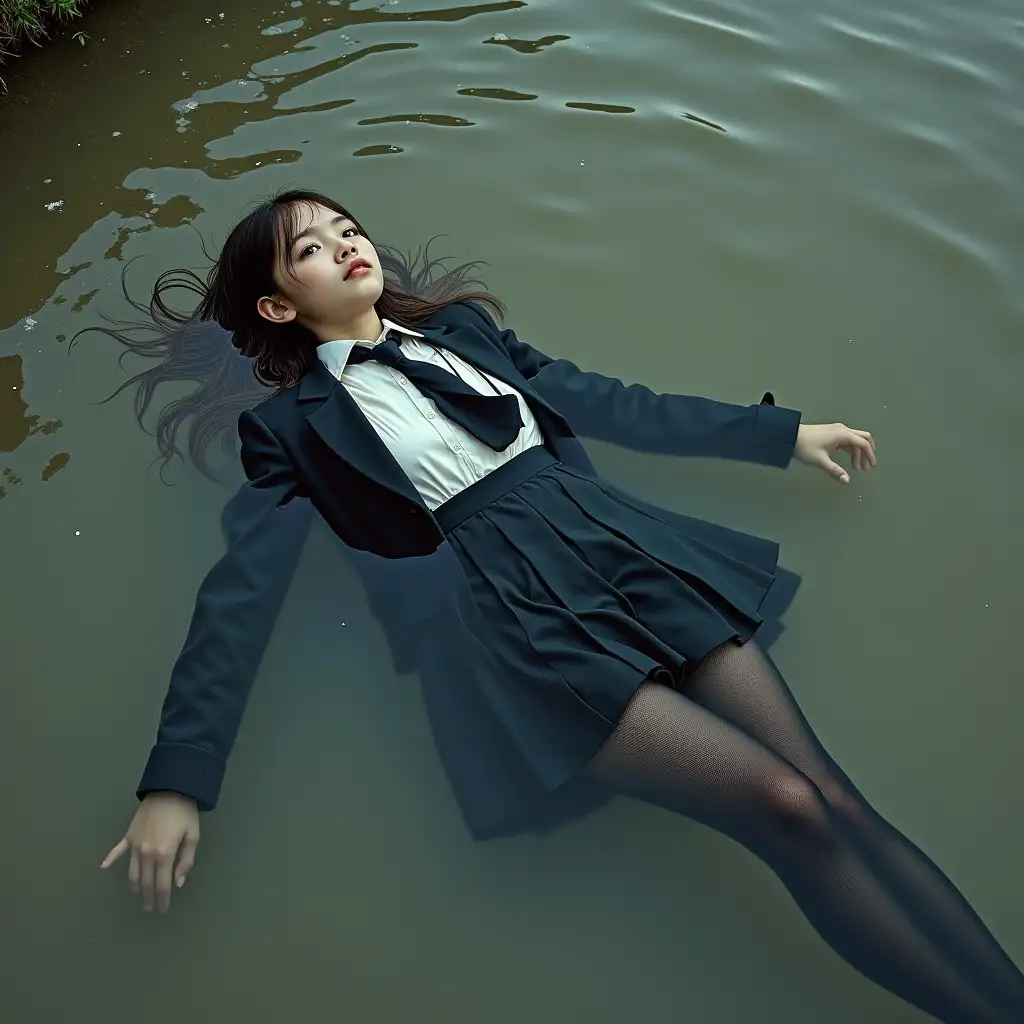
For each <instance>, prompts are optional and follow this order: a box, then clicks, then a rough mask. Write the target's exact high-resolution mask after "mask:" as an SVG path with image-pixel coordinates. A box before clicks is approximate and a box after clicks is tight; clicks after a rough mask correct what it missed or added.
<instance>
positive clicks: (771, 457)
mask: <svg viewBox="0 0 1024 1024" xmlns="http://www.w3.org/2000/svg"><path fill="white" fill-rule="evenodd" d="M799 428H800V413H799V412H797V411H796V410H795V409H783V408H782V407H781V406H777V405H776V404H775V398H774V396H773V395H772V393H771V392H770V391H769V392H766V393H765V396H764V398H762V399H761V404H760V405H759V406H758V407H757V417H756V419H755V420H754V441H755V443H756V444H757V445H758V447H761V448H763V449H764V454H765V460H764V461H765V462H766V463H767V464H768V465H770V466H778V468H779V469H785V468H786V467H787V466H788V465H789V462H790V460H791V459H792V457H793V449H794V448H795V447H796V435H797V430H798V429H799Z"/></svg>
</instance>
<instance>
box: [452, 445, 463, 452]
mask: <svg viewBox="0 0 1024 1024" xmlns="http://www.w3.org/2000/svg"><path fill="white" fill-rule="evenodd" d="M452 451H453V452H461V451H462V445H461V444H457V445H456V446H455V447H454V448H453V449H452Z"/></svg>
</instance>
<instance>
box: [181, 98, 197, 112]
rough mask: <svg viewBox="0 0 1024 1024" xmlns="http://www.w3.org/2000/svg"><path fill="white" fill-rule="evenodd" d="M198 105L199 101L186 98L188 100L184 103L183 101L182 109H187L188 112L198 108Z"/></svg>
mask: <svg viewBox="0 0 1024 1024" xmlns="http://www.w3.org/2000/svg"><path fill="white" fill-rule="evenodd" d="M198 106H199V104H198V102H196V100H186V101H185V102H184V103H183V104H182V105H181V109H182V110H183V111H185V112H186V113H188V111H190V110H195V109H196V107H198Z"/></svg>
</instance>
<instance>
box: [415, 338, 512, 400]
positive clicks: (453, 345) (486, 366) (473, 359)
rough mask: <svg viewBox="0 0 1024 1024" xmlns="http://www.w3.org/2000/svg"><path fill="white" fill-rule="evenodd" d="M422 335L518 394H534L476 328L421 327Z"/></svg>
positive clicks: (500, 353) (510, 364)
mask: <svg viewBox="0 0 1024 1024" xmlns="http://www.w3.org/2000/svg"><path fill="white" fill-rule="evenodd" d="M419 331H420V333H421V334H422V335H423V337H424V338H425V339H426V340H427V341H430V342H433V343H434V344H435V345H438V346H439V347H441V348H446V349H448V350H450V351H451V352H454V353H455V354H456V355H457V356H459V357H461V358H462V359H465V360H466V362H467V363H470V364H471V365H473V366H475V367H476V368H477V369H478V370H483V371H484V372H485V373H489V374H490V375H491V376H492V377H497V378H498V380H501V381H504V382H505V383H506V384H508V385H510V386H511V387H514V388H516V389H517V390H518V391H523V390H526V389H529V390H531V391H532V388H530V385H529V382H528V381H527V380H526V378H525V377H523V375H522V374H521V373H520V372H519V371H518V370H517V369H516V368H515V366H513V365H512V360H511V359H509V358H508V356H506V355H504V354H503V353H502V352H499V351H498V349H496V348H495V347H494V346H493V345H492V344H491V343H490V342H489V341H488V340H487V338H486V337H485V336H484V335H483V334H481V333H480V331H478V330H477V329H476V328H475V327H438V328H426V327H421V328H419ZM524 384H525V385H526V389H524V387H523V385H524Z"/></svg>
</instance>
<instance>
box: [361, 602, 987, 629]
mask: <svg viewBox="0 0 1024 1024" xmlns="http://www.w3.org/2000/svg"><path fill="white" fill-rule="evenodd" d="M985 607H986V608H987V607H988V605H985ZM342 625H343V626H344V625H345V623H344V622H343V623H342Z"/></svg>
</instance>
